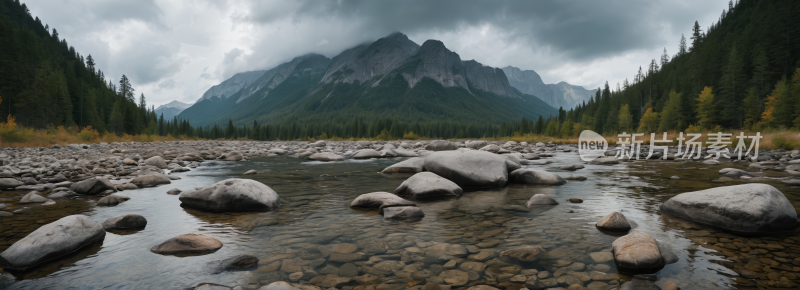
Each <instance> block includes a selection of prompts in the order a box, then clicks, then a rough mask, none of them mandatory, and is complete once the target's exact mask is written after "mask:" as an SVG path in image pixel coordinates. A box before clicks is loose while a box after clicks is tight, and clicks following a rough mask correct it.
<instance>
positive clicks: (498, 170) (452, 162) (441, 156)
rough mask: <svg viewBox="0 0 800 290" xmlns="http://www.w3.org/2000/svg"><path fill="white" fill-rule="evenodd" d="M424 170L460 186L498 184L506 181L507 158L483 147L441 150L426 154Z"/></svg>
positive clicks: (503, 183) (471, 186) (484, 186)
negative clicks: (484, 149) (468, 149)
mask: <svg viewBox="0 0 800 290" xmlns="http://www.w3.org/2000/svg"><path fill="white" fill-rule="evenodd" d="M424 167H425V170H427V171H430V172H433V173H436V174H437V175H439V176H441V177H444V178H447V179H448V180H450V181H453V182H455V183H456V184H458V185H459V186H461V187H462V188H491V187H501V186H504V185H505V184H506V183H507V182H508V165H507V160H506V159H505V158H503V157H502V156H500V155H497V154H492V153H489V152H484V151H477V150H471V151H443V152H434V153H433V154H431V155H428V156H427V157H425V165H424Z"/></svg>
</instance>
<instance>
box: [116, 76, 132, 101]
mask: <svg viewBox="0 0 800 290" xmlns="http://www.w3.org/2000/svg"><path fill="white" fill-rule="evenodd" d="M133 92H134V89H133V87H132V86H131V82H130V80H128V77H126V76H125V75H122V78H120V79H119V95H120V96H122V97H124V98H126V99H128V101H130V102H131V103H134V102H135V95H134V94H133Z"/></svg>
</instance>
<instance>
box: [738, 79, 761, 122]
mask: <svg viewBox="0 0 800 290" xmlns="http://www.w3.org/2000/svg"><path fill="white" fill-rule="evenodd" d="M756 95H757V93H756V88H755V87H754V86H753V87H750V89H749V90H747V97H745V98H744V100H743V101H742V105H743V106H742V107H743V109H744V112H743V113H744V127H745V129H752V128H754V127H753V126H755V125H756V124H757V123H758V121H759V119H760V118H761V106H762V105H763V104H762V103H761V101H759V100H758V98H757V97H756Z"/></svg>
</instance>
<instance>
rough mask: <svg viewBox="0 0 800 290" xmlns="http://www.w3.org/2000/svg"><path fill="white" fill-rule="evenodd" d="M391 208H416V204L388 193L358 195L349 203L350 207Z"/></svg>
mask: <svg viewBox="0 0 800 290" xmlns="http://www.w3.org/2000/svg"><path fill="white" fill-rule="evenodd" d="M393 206H416V204H415V203H414V202H411V201H408V200H405V199H403V198H401V197H399V196H397V195H394V194H391V193H388V192H370V193H365V194H362V195H359V196H358V197H356V199H354V200H353V202H351V203H350V207H365V208H380V209H383V208H386V207H393Z"/></svg>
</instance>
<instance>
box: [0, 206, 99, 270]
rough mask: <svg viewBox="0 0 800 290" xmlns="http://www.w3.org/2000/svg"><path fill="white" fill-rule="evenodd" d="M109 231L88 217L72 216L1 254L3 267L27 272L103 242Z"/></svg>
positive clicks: (41, 230) (18, 242)
mask: <svg viewBox="0 0 800 290" xmlns="http://www.w3.org/2000/svg"><path fill="white" fill-rule="evenodd" d="M105 236H106V231H105V230H103V226H102V225H100V224H99V223H98V222H96V221H93V220H92V219H91V218H89V217H87V216H84V215H71V216H66V217H63V218H61V219H59V220H57V221H54V222H52V223H49V224H46V225H44V226H42V227H40V228H38V229H36V230H35V231H33V232H32V233H30V234H28V236H26V237H24V238H22V239H21V240H19V241H17V242H16V243H14V244H13V245H11V247H9V248H8V249H6V250H5V251H4V252H3V253H2V254H0V267H2V268H7V269H18V270H24V269H27V268H30V267H33V266H36V265H38V264H41V263H43V262H46V261H49V260H52V259H56V258H58V257H61V256H63V255H66V254H69V253H71V252H74V251H76V250H78V249H80V248H83V247H84V246H87V245H90V244H92V243H94V242H97V241H100V240H102V239H103V238H105Z"/></svg>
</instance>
